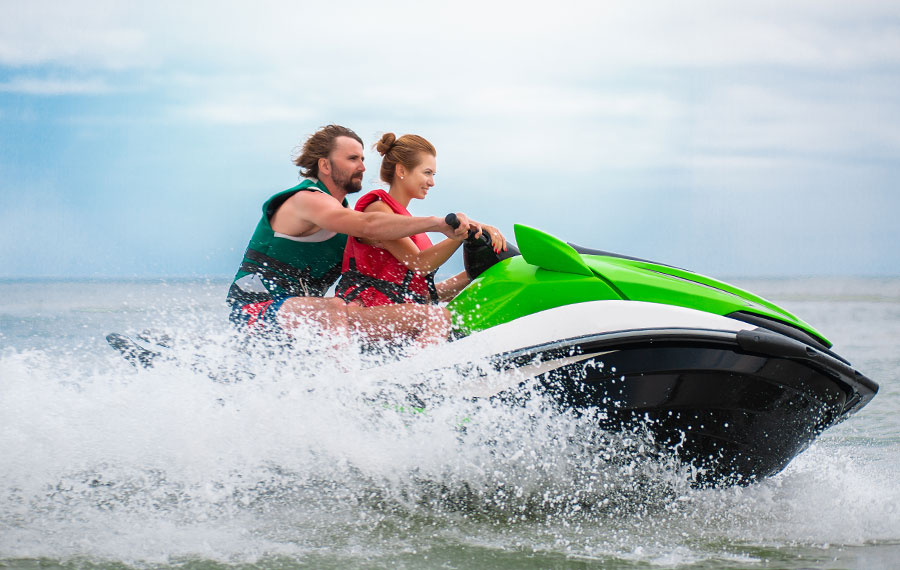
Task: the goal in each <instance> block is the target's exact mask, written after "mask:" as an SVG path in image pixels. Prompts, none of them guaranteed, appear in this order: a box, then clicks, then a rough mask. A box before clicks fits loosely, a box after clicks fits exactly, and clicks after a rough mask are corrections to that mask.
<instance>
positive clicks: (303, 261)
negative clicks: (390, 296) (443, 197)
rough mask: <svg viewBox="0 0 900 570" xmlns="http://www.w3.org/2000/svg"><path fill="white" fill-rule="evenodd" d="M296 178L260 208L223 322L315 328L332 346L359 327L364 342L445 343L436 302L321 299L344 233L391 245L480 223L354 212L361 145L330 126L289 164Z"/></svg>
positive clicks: (457, 233)
mask: <svg viewBox="0 0 900 570" xmlns="http://www.w3.org/2000/svg"><path fill="white" fill-rule="evenodd" d="M294 163H295V164H296V165H297V166H299V167H300V174H301V175H302V176H303V177H304V180H303V182H301V183H300V184H298V185H297V186H294V187H293V188H289V189H288V190H284V191H282V192H279V193H277V194H275V195H274V196H272V197H271V198H269V199H268V200H267V201H266V202H265V203H264V204H263V215H262V218H261V219H260V221H259V223H258V224H257V226H256V230H255V231H254V233H253V236H252V237H251V238H250V244H249V245H248V246H247V251H246V252H245V253H244V259H243V261H242V262H241V266H240V268H239V269H238V272H237V275H236V276H235V278H234V281H233V282H232V284H231V289H230V290H229V291H228V302H229V303H230V304H231V307H232V311H231V320H232V321H233V322H235V323H236V324H238V325H239V326H242V327H246V328H247V329H248V330H253V329H272V328H280V329H282V330H290V329H291V328H293V327H296V326H298V325H304V324H308V323H314V324H316V325H318V326H319V327H321V328H322V329H323V330H325V331H327V332H329V333H332V334H334V335H335V336H336V339H335V340H336V341H337V342H338V344H340V343H343V342H344V341H345V340H346V339H348V338H349V335H350V331H351V330H352V331H357V332H359V333H361V334H363V335H366V336H368V337H371V338H390V337H394V336H398V335H400V336H404V337H407V338H412V339H414V340H415V341H416V342H417V343H418V344H420V345H422V344H429V343H431V342H436V341H438V340H442V339H446V338H447V334H448V332H449V328H450V317H449V313H448V312H447V310H446V309H444V308H441V307H437V306H435V305H418V304H404V305H389V306H381V307H371V308H366V307H361V306H357V305H354V304H349V305H348V304H345V303H344V301H343V300H341V299H338V298H335V297H329V298H324V295H325V292H326V291H328V289H329V288H330V287H331V285H332V284H334V282H335V281H336V280H337V278H338V277H340V274H341V262H342V260H343V253H344V247H345V245H346V244H347V236H348V235H352V236H354V237H359V238H365V239H369V240H376V241H377V240H395V239H400V238H404V237H407V236H411V235H415V234H419V233H423V232H431V231H437V232H441V233H443V234H444V235H446V236H448V237H451V238H455V239H460V240H462V239H465V237H466V236H467V234H468V230H469V228H470V227H472V228H473V229H476V230H478V231H479V232H480V230H481V228H480V225H479V224H477V223H474V222H471V221H470V220H469V219H468V218H467V217H466V216H465V215H464V214H461V213H458V214H457V217H458V218H459V220H460V222H461V223H460V226H459V227H458V228H455V229H454V228H451V227H450V226H449V225H447V223H446V222H445V221H444V220H443V219H441V218H438V217H408V216H400V215H397V214H388V213H383V212H358V211H356V210H354V209H352V208H348V207H347V205H348V204H347V198H346V196H347V194H352V193H354V192H358V191H359V190H361V189H362V177H363V172H365V170H366V168H365V166H364V164H363V145H362V140H361V139H360V138H359V136H358V135H357V134H356V133H354V132H353V131H352V130H350V129H348V128H346V127H342V126H339V125H328V126H326V127H323V128H321V129H320V130H319V131H317V132H316V133H315V134H313V135H312V136H311V137H310V138H309V139H308V140H307V141H306V143H305V144H304V145H303V149H302V151H301V153H300V155H299V156H298V157H297V158H296V159H295V160H294Z"/></svg>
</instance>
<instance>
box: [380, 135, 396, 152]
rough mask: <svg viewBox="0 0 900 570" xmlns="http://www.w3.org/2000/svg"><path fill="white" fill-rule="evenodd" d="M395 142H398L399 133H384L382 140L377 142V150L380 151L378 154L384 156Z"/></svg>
mask: <svg viewBox="0 0 900 570" xmlns="http://www.w3.org/2000/svg"><path fill="white" fill-rule="evenodd" d="M395 142H397V135H395V134H394V133H384V134H383V135H381V140H379V141H378V142H377V143H375V150H376V151H378V154H380V155H381V156H384V155H386V154H387V153H388V152H389V151H390V150H391V147H392V146H394V143H395Z"/></svg>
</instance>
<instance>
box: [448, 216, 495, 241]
mask: <svg viewBox="0 0 900 570" xmlns="http://www.w3.org/2000/svg"><path fill="white" fill-rule="evenodd" d="M444 222H446V223H447V225H448V226H450V227H451V228H453V229H454V230H455V229H456V228H458V227H459V218H458V217H457V216H456V214H454V213H452V212H451V213H449V214H447V215H446V216H444ZM476 233H478V232H477V231H476V230H469V237H467V238H466V242H468V243H470V244H476V243H484V244H485V245H491V234H489V233H487V232H486V231H484V230H482V232H481V237H480V238H477V239H476V238H475V234H476Z"/></svg>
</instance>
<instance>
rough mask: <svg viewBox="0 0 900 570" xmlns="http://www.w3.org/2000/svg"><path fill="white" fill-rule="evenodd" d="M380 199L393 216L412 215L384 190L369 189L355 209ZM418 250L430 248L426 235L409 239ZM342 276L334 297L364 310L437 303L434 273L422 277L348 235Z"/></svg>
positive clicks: (361, 208)
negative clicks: (356, 303) (394, 304)
mask: <svg viewBox="0 0 900 570" xmlns="http://www.w3.org/2000/svg"><path fill="white" fill-rule="evenodd" d="M378 200H381V201H382V202H384V203H385V204H386V205H387V206H388V207H389V208H390V209H391V210H392V211H393V212H394V213H397V214H400V215H403V216H410V215H411V214H410V213H409V212H408V211H407V209H406V208H404V207H403V206H402V205H401V204H400V203H399V202H397V200H395V199H394V198H393V197H392V196H391V195H390V194H388V193H387V192H385V191H384V190H372V191H371V192H369V193H368V194H366V195H365V196H363V197H362V198H360V199H359V201H358V202H357V203H356V209H357V210H358V211H360V212H362V211H364V210H365V209H366V207H367V206H368V205H369V204H371V203H373V202H375V201H378ZM410 239H412V240H413V243H414V244H415V245H416V247H417V248H419V251H422V250H424V249H428V248H429V247H431V246H432V243H431V240H430V239H428V236H427V235H425V234H416V235H414V236H410ZM342 270H343V274H342V275H341V280H340V281H339V282H338V284H337V288H336V289H335V295H337V296H338V297H340V298H342V299H344V300H345V301H347V302H348V303H349V302H350V301H357V302H359V303H361V304H362V305H363V306H365V307H374V306H377V305H390V304H393V303H420V304H429V303H437V302H438V296H437V290H436V289H435V287H434V272H432V273H428V274H427V275H423V274H421V273H418V272H416V271H413V270H411V269H409V268H408V267H406V266H405V265H403V264H402V263H401V262H400V261H398V260H397V258H396V257H394V256H393V255H391V253H390V252H389V251H388V250H386V249H382V248H380V247H375V246H372V245H368V244H365V243H362V242H361V241H359V240H358V239H357V238H355V237H353V236H350V237H349V238H348V239H347V247H346V248H344V263H343V266H342Z"/></svg>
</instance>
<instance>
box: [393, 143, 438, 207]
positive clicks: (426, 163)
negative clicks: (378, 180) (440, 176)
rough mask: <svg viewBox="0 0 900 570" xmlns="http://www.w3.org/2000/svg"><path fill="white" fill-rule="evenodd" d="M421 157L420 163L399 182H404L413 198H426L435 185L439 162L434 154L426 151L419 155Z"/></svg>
mask: <svg viewBox="0 0 900 570" xmlns="http://www.w3.org/2000/svg"><path fill="white" fill-rule="evenodd" d="M419 159H420V160H419V164H418V165H417V166H416V167H415V168H413V169H412V170H411V171H407V172H406V176H404V177H403V180H400V181H399V182H400V183H402V184H403V187H404V188H405V189H406V191H407V192H408V193H409V196H410V197H411V198H416V199H418V200H424V199H425V196H426V195H427V194H428V190H429V189H430V188H431V187H432V186H434V175H435V174H437V162H436V161H435V158H434V156H432V155H430V154H428V153H425V152H423V153H421V154H420V155H419Z"/></svg>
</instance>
